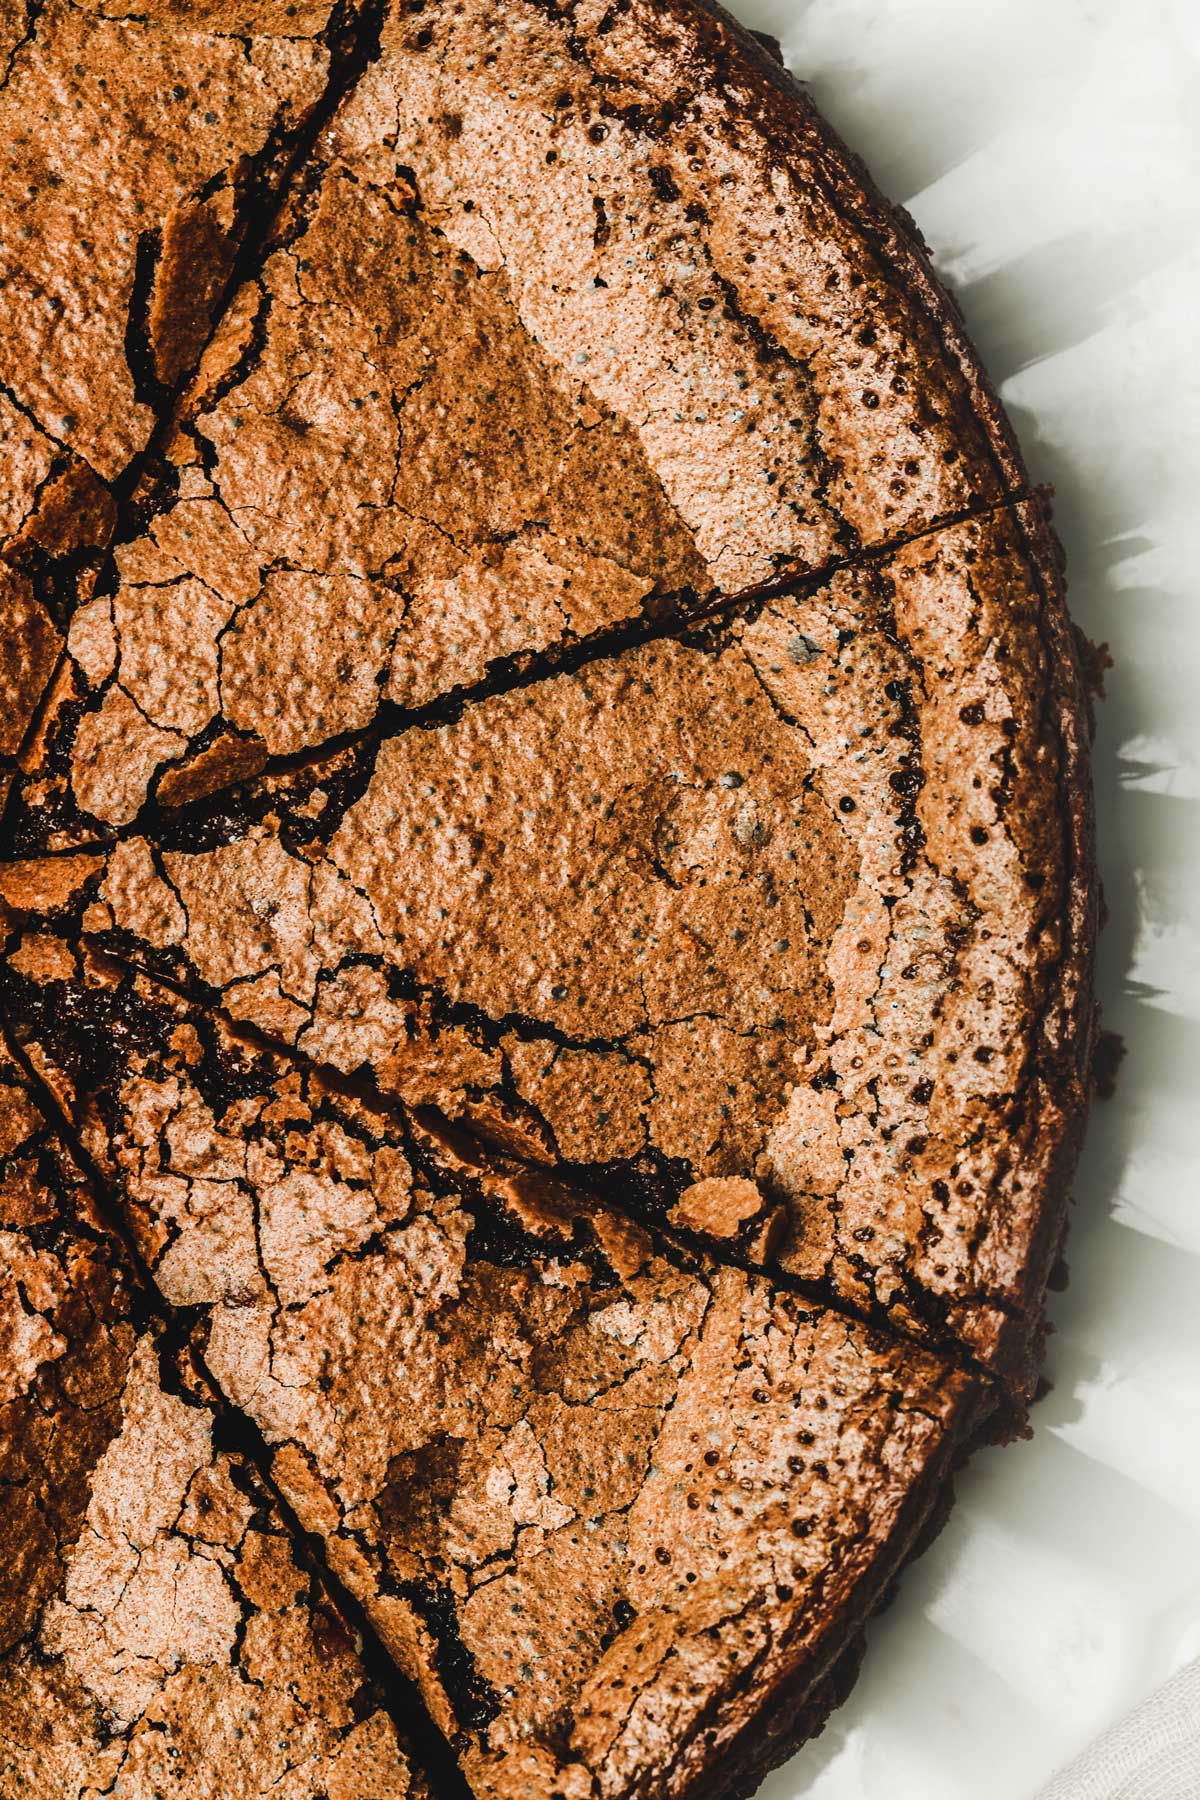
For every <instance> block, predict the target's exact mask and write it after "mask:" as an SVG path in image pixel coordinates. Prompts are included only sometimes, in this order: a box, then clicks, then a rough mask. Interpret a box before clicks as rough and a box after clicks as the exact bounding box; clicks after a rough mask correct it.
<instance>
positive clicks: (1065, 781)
mask: <svg viewBox="0 0 1200 1800" xmlns="http://www.w3.org/2000/svg"><path fill="white" fill-rule="evenodd" d="M1039 530H1040V521H1039V517H1038V515H1037V513H1036V511H1035V509H1033V508H1032V507H1025V508H1022V509H1020V511H1019V512H1017V513H1010V512H1003V513H1000V514H996V515H993V516H992V517H991V518H988V519H985V520H979V521H971V522H967V523H965V524H961V525H957V526H953V527H949V528H947V529H946V530H944V531H942V532H939V533H934V534H931V535H930V536H928V537H926V538H923V539H920V540H918V541H917V542H915V543H913V544H911V545H908V546H906V547H904V548H903V549H901V550H899V551H896V552H894V553H891V554H890V555H887V556H884V557H881V558H880V559H878V560H877V561H875V562H863V563H861V564H860V565H858V566H857V567H856V568H854V569H852V570H846V571H844V572H842V573H840V574H838V575H837V576H835V577H834V578H832V580H831V581H830V582H828V583H827V584H826V585H824V586H819V587H816V588H814V589H813V590H812V591H811V592H808V593H806V594H803V595H798V596H795V597H792V598H782V599H778V600H773V601H769V602H765V603H764V604H763V605H762V606H761V607H759V608H758V609H756V610H754V611H752V612H750V613H748V614H746V615H744V616H734V617H730V618H728V619H724V620H719V621H715V622H714V623H713V624H712V625H711V627H709V628H708V629H706V630H705V631H704V632H702V633H698V634H694V635H692V636H690V637H689V636H686V635H685V636H683V637H678V638H664V639H660V640H657V641H655V642H653V643H650V644H646V645H644V646H642V647H641V648H639V649H637V650H631V651H629V652H627V653H626V654H624V655H623V656H621V657H618V658H614V659H610V660H603V661H598V662H595V663H593V664H590V665H588V666H587V667H585V668H583V669H581V670H579V671H578V672H577V673H574V674H564V675H560V676H558V677H556V678H553V679H550V680H547V681H545V682H542V683H539V684H536V685H535V686H533V687H530V688H528V689H526V690H524V691H520V692H515V693H511V694H506V695H498V696H494V697H491V698H488V699H485V700H483V701H481V702H479V703H478V704H476V705H472V706H468V707H467V708H465V709H464V711H463V712H462V715H461V717H459V718H458V719H456V720H455V721H453V722H452V723H449V724H446V725H444V726H440V727H438V728H436V729H412V730H408V731H405V732H402V733H400V734H399V735H397V736H395V737H393V738H390V739H388V740H387V741H386V742H384V743H383V744H382V745H381V746H377V745H375V744H371V745H369V746H367V747H365V748H364V749H362V750H360V751H348V752H346V753H345V754H344V755H343V756H341V757H334V758H332V759H331V760H330V762H329V763H328V764H327V765H322V764H320V763H316V764H313V765H310V766H308V767H306V768H304V769H303V770H301V771H300V772H298V773H297V774H296V775H295V776H284V777H281V778H280V779H278V780H263V781H261V782H260V783H259V784H258V786H257V789H255V788H253V787H252V788H251V789H250V790H249V791H243V792H242V793H241V794H240V795H236V796H234V797H233V798H232V799H231V800H230V802H229V803H228V805H224V804H222V805H217V806H215V807H214V808H213V809H209V810H207V811H206V810H204V809H200V810H199V811H198V812H196V813H194V814H192V815H186V814H185V815H181V817H180V819H179V821H178V826H177V835H175V836H174V837H173V836H172V834H171V833H170V832H167V831H164V832H163V833H162V834H161V835H160V838H159V843H158V846H157V847H156V849H155V850H154V851H153V852H152V851H151V849H150V848H149V847H148V846H147V845H146V844H145V843H144V842H143V841H141V840H136V839H135V840H130V841H129V842H127V843H125V844H123V845H122V846H120V847H119V848H118V849H117V850H116V851H114V852H113V853H112V857H111V860H110V861H109V863H108V865H107V867H106V869H105V871H104V873H103V875H100V874H96V875H95V877H94V879H93V880H92V883H91V886H90V888H89V889H88V890H87V894H86V896H85V899H88V900H91V902H92V904H91V907H90V910H88V911H86V913H85V914H84V918H85V922H86V925H87V928H88V929H89V930H90V931H93V932H97V933H100V934H102V935H104V936H106V941H109V942H111V943H112V944H114V945H115V946H116V947H118V948H120V949H121V950H122V952H123V953H124V954H127V955H130V956H132V957H133V958H134V959H135V960H139V961H141V962H143V963H145V964H146V965H147V966H151V965H153V966H156V967H159V968H165V969H167V970H168V971H171V970H173V971H174V972H175V974H176V975H178V976H179V977H181V978H182V979H184V980H186V981H193V982H194V981H199V982H200V983H202V984H203V987H204V990H205V991H207V992H208V993H210V994H211V995H212V996H214V997H215V998H216V999H217V1000H218V1001H219V1003H220V1004H221V1005H222V1006H223V1007H224V1008H225V1009H226V1010H227V1011H228V1012H229V1013H230V1014H232V1015H234V1016H237V1017H239V1018H242V1019H244V1020H247V1021H249V1022H250V1023H252V1024H253V1025H255V1026H257V1027H258V1028H260V1029H261V1030H263V1031H265V1032H267V1033H270V1034H273V1035H274V1036H276V1037H277V1038H280V1039H283V1040H286V1041H288V1042H291V1043H294V1044H296V1045H298V1046H299V1047H300V1048H301V1049H303V1050H304V1051H305V1052H306V1053H307V1054H309V1055H310V1056H312V1057H314V1058H316V1059H317V1060H319V1061H321V1062H324V1063H327V1064H331V1065H333V1066H334V1067H336V1068H338V1069H341V1070H343V1071H344V1072H347V1073H350V1072H354V1071H357V1070H359V1069H360V1068H363V1067H364V1066H365V1067H367V1068H368V1069H369V1070H370V1072H371V1074H372V1077H373V1078H374V1080H375V1081H376V1082H377V1083H378V1084H379V1085H380V1086H381V1087H382V1088H384V1089H389V1090H391V1091H394V1092H396V1093H398V1094H400V1095H402V1096H403V1097H404V1098H405V1099H406V1100H407V1101H409V1102H410V1103H412V1104H417V1105H420V1104H429V1105H433V1106H436V1107H438V1108H439V1109H440V1110H441V1111H442V1112H443V1113H444V1114H446V1115H447V1116H449V1117H451V1118H454V1119H457V1120H459V1121H462V1122H465V1123H467V1124H469V1125H470V1126H471V1127H472V1129H474V1130H475V1131H476V1132H478V1133H480V1134H482V1135H483V1136H485V1137H487V1138H489V1139H490V1140H491V1141H493V1142H496V1143H500V1144H502V1145H504V1146H505V1147H506V1148H507V1149H509V1150H511V1151H513V1152H515V1153H517V1154H519V1155H521V1156H523V1157H525V1158H527V1159H529V1160H532V1161H535V1162H539V1163H542V1164H546V1165H550V1166H554V1167H556V1168H558V1169H559V1170H560V1171H563V1172H566V1173H570V1174H573V1175H575V1176H578V1177H580V1178H582V1179H583V1180H584V1181H585V1182H586V1183H588V1184H589V1185H590V1186H592V1187H593V1188H595V1189H597V1190H598V1191H600V1192H602V1193H603V1194H605V1195H607V1196H608V1197H609V1198H610V1200H614V1201H615V1202H616V1203H617V1204H619V1205H622V1206H625V1207H630V1208H633V1209H634V1210H635V1211H641V1212H646V1211H647V1210H648V1211H649V1212H650V1213H651V1214H652V1215H653V1216H655V1217H657V1218H659V1219H660V1220H663V1221H665V1222H669V1223H670V1224H671V1225H672V1226H675V1227H678V1228H679V1229H681V1230H684V1231H691V1232H693V1233H698V1234H700V1235H701V1236H703V1237H706V1238H707V1239H709V1240H710V1241H717V1240H720V1241H722V1242H724V1243H725V1244H726V1245H727V1247H728V1248H729V1249H731V1250H732V1251H733V1252H734V1253H735V1255H737V1256H738V1258H739V1259H741V1260H745V1259H747V1258H748V1259H750V1260H752V1261H756V1262H759V1263H764V1264H766V1265H767V1266H775V1267H778V1268H780V1269H782V1270H786V1271H787V1272H789V1273H791V1274H793V1275H795V1276H797V1277H800V1278H803V1279H804V1280H805V1281H807V1282H809V1283H812V1284H816V1286H817V1291H819V1292H825V1293H827V1294H829V1295H833V1294H836V1295H838V1296H840V1297H841V1298H842V1299H843V1300H845V1301H847V1302H849V1303H850V1304H852V1305H855V1306H858V1307H860V1308H861V1309H863V1310H864V1311H865V1312H868V1313H870V1314H871V1315H872V1316H882V1314H883V1313H884V1312H886V1314H887V1315H888V1316H889V1317H891V1318H893V1319H894V1321H895V1322H896V1323H897V1324H899V1325H901V1327H902V1328H903V1329H904V1330H906V1331H916V1332H918V1333H920V1334H922V1335H924V1336H926V1337H928V1338H930V1339H931V1340H932V1341H936V1342H953V1341H957V1342H959V1343H961V1344H962V1345H963V1346H964V1347H965V1348H966V1349H967V1350H968V1351H969V1352H970V1353H971V1354H972V1355H974V1356H976V1357H978V1358H979V1359H981V1360H982V1361H983V1362H985V1363H987V1364H988V1365H989V1366H992V1367H994V1368H996V1369H998V1370H1001V1371H1003V1372H1004V1373H1006V1375H1008V1376H1010V1377H1011V1378H1012V1379H1013V1381H1014V1382H1015V1384H1016V1386H1017V1387H1018V1388H1027V1387H1028V1385H1029V1383H1030V1382H1031V1380H1032V1369H1033V1361H1032V1360H1031V1359H1032V1358H1033V1357H1034V1355H1035V1352H1036V1349H1037V1340H1038V1331H1039V1325H1040V1316H1041V1304H1042V1297H1043V1294H1044V1289H1045V1282H1046V1278H1047V1275H1048V1272H1049V1268H1050V1265H1051V1262H1052V1260H1053V1257H1054V1255H1055V1253H1056V1249H1057V1244H1058V1240H1059V1236H1060V1233H1061V1230H1062V1224H1063V1219H1064V1216H1065V1203H1066V1195H1067V1188H1068V1184H1069V1179H1070V1169H1071V1166H1072V1161H1073V1157H1074V1153H1075V1146H1076V1140H1077V1135H1078V1130H1079V1125H1080V1122H1081V1119H1082V1116H1083V1111H1084V1103H1085V1082H1086V1069H1087V1060H1088V1055H1089V1045H1090V1032H1091V1014H1090V1000H1089V992H1090V989H1089V971H1090V957H1091V945H1092V933H1093V929H1094V919H1093V917H1092V911H1091V905H1092V901H1091V890H1090V878H1091V860H1090V859H1091V850H1090V819H1089V814H1088V811H1087V806H1086V799H1085V790H1084V785H1083V784H1084V768H1085V757H1086V746H1085V725H1084V719H1083V711H1082V702H1081V698H1080V689H1079V683H1078V676H1077V671H1076V668H1075V662H1074V653H1073V649H1072V645H1071V642H1070V639H1069V636H1068V635H1067V628H1066V624H1065V615H1064V614H1063V611H1062V608H1061V598H1060V594H1059V591H1058V589H1057V587H1056V586H1054V585H1048V583H1047V579H1046V574H1047V571H1046V564H1045V561H1044V560H1043V561H1041V562H1039V560H1038V556H1039V551H1040V550H1044V549H1045V548H1046V546H1045V544H1044V543H1043V542H1042V541H1041V540H1040V538H1039V537H1038V536H1037V535H1035V534H1036V533H1037V532H1038V531H1039ZM1051 580H1052V571H1051ZM176 846H178V847H176ZM85 866H86V867H87V868H89V869H95V870H98V869H99V867H100V865H99V863H95V864H90V863H89V864H86V865H84V864H81V865H80V868H81V869H83V868H84V867H85ZM12 880H13V881H14V882H15V881H17V880H18V877H17V876H16V874H14V875H13V877H12ZM14 892H15V889H14Z"/></svg>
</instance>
